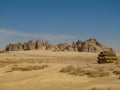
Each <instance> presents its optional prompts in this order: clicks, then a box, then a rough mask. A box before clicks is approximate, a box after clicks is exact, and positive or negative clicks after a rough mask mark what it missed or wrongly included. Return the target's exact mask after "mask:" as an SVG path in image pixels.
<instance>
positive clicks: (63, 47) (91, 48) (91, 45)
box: [6, 38, 112, 52]
mask: <svg viewBox="0 0 120 90" xmlns="http://www.w3.org/2000/svg"><path fill="white" fill-rule="evenodd" d="M19 50H51V51H78V52H101V51H112V49H111V48H108V47H106V46H105V45H102V44H101V43H99V42H98V41H97V40H96V39H94V38H93V39H89V40H86V41H84V42H82V41H80V40H78V41H77V42H73V43H72V44H68V43H60V44H58V45H53V44H51V43H49V42H48V41H45V42H44V41H40V40H37V41H34V40H29V41H28V42H25V43H16V44H9V45H8V46H7V47H6V51H19Z"/></svg>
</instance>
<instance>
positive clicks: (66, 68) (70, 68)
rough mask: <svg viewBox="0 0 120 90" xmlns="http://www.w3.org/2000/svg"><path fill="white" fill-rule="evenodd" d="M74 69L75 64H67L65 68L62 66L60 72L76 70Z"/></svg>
mask: <svg viewBox="0 0 120 90" xmlns="http://www.w3.org/2000/svg"><path fill="white" fill-rule="evenodd" d="M74 70H75V68H74V67H73V66H67V67H65V68H62V69H61V70H60V72H63V73H68V72H72V71H74Z"/></svg>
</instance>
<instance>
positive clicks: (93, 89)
mask: <svg viewBox="0 0 120 90" xmlns="http://www.w3.org/2000/svg"><path fill="white" fill-rule="evenodd" d="M90 90H111V89H110V88H96V87H93V88H91V89H90Z"/></svg>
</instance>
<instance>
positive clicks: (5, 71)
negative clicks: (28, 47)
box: [0, 50, 120, 90]
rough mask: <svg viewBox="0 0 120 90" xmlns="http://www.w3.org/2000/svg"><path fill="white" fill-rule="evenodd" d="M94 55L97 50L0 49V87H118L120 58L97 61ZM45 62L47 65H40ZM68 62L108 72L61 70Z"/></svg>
mask: <svg viewBox="0 0 120 90" xmlns="http://www.w3.org/2000/svg"><path fill="white" fill-rule="evenodd" d="M97 56H98V53H88V52H51V51H38V50H36V51H34V50H32V51H11V52H5V53H0V90H120V62H116V63H108V64H98V63H97ZM117 57H118V58H120V54H119V53H118V54H117ZM44 65H46V66H47V67H45V68H41V67H40V68H39V66H44ZM29 66H33V67H32V68H31V69H30V67H29ZM34 66H35V67H37V68H35V67H34ZM67 66H73V67H79V68H80V69H82V70H86V71H87V70H90V71H94V70H98V69H102V70H103V71H105V72H109V75H105V76H103V77H102V76H101V77H97V76H92V77H90V76H89V75H81V76H79V75H74V74H69V73H63V72H60V70H61V69H62V68H65V67H67ZM18 67H19V68H18ZM26 67H27V69H26ZM28 67H29V68H28ZM16 68H17V69H16ZM115 71H117V72H118V73H114V72H115Z"/></svg>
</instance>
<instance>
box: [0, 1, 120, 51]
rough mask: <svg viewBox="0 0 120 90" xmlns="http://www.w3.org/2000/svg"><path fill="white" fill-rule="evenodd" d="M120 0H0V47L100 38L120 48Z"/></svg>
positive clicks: (116, 48) (108, 44) (112, 46)
mask: <svg viewBox="0 0 120 90" xmlns="http://www.w3.org/2000/svg"><path fill="white" fill-rule="evenodd" d="M119 34H120V0H0V50H3V49H4V48H5V47H6V45H7V44H9V43H16V42H25V41H28V40H30V39H34V40H37V39H40V40H49V41H50V42H52V43H55V44H57V43H59V42H68V43H70V42H72V41H77V40H82V41H85V40H87V39H89V38H96V39H97V40H98V41H99V42H101V43H103V44H105V45H106V46H108V47H111V48H113V49H114V50H115V51H117V52H120V40H119V39H120V35H119Z"/></svg>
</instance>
